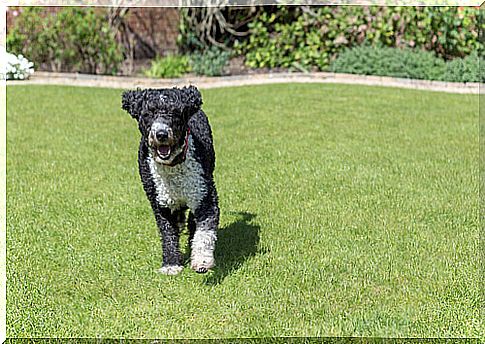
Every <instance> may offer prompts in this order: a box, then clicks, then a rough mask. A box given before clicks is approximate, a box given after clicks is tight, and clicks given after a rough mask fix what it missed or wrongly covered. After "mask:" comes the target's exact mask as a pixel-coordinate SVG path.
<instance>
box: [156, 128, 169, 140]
mask: <svg viewBox="0 0 485 344" xmlns="http://www.w3.org/2000/svg"><path fill="white" fill-rule="evenodd" d="M155 136H156V137H157V140H158V141H165V140H167V139H168V130H167V129H160V130H157V132H156V133H155Z"/></svg>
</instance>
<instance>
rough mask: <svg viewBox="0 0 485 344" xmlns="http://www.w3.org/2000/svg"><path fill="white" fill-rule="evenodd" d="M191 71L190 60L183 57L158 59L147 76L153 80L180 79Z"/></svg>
mask: <svg viewBox="0 0 485 344" xmlns="http://www.w3.org/2000/svg"><path fill="white" fill-rule="evenodd" d="M189 71H190V67H189V59H188V58H187V56H182V55H169V56H165V57H157V58H155V59H154V60H152V62H151V67H150V69H148V70H146V71H145V75H146V76H149V77H153V78H178V77H180V76H182V75H183V74H185V73H187V72H189Z"/></svg>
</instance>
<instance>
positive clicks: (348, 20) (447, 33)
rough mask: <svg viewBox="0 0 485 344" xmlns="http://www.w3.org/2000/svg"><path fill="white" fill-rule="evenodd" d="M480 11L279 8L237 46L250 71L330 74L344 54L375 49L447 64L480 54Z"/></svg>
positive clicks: (259, 17)
mask: <svg viewBox="0 0 485 344" xmlns="http://www.w3.org/2000/svg"><path fill="white" fill-rule="evenodd" d="M483 16H484V14H482V13H481V12H480V10H479V9H478V8H475V7H378V6H369V7H367V6H324V7H308V6H307V7H305V6H303V7H280V8H278V9H277V10H276V11H272V12H271V11H265V12H261V13H259V14H258V15H257V16H256V18H255V19H254V20H253V21H252V22H250V23H249V24H248V26H249V27H250V30H251V34H250V36H249V38H248V39H241V40H240V41H239V42H237V43H236V44H235V48H236V51H237V52H238V53H239V54H243V55H245V57H246V64H247V65H248V66H250V67H253V68H254V67H270V68H274V67H287V68H289V67H291V66H292V65H294V63H295V62H296V63H298V64H299V65H301V66H303V67H305V68H309V67H312V66H316V67H318V68H319V69H320V70H325V69H326V68H328V65H329V63H330V62H331V61H332V60H333V59H334V58H335V57H336V56H337V55H338V54H339V53H340V52H342V51H343V50H345V49H347V48H350V47H355V46H358V45H361V44H362V43H364V42H367V43H368V44H370V45H383V46H387V47H399V48H406V47H409V48H415V49H424V50H427V51H432V52H434V53H435V54H436V55H438V56H440V57H442V58H444V59H452V58H455V57H464V56H467V55H469V54H470V53H471V52H472V51H475V50H480V49H481V48H482V47H483V45H482V43H480V41H479V37H478V32H479V31H480V29H483V28H485V21H483V20H482V19H483Z"/></svg>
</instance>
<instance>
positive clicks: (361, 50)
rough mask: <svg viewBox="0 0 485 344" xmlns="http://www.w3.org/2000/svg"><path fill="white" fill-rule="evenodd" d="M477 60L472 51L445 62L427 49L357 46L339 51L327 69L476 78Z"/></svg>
mask: <svg viewBox="0 0 485 344" xmlns="http://www.w3.org/2000/svg"><path fill="white" fill-rule="evenodd" d="M478 61H479V58H478V54H477V53H476V52H473V53H472V54H470V55H469V56H467V57H466V58H456V59H454V60H451V61H448V62H445V61H444V60H443V59H442V58H440V57H437V56H435V54H434V53H432V52H429V51H423V50H416V49H409V48H403V49H397V48H389V47H382V46H380V47H372V46H360V47H355V48H352V49H347V50H345V51H343V52H342V53H341V54H340V55H339V56H338V58H337V59H336V60H334V61H333V62H332V63H331V65H330V71H332V72H336V73H350V74H364V75H382V76H392V77H398V78H411V79H425V80H441V81H453V82H478V81H479V73H478V69H479V63H478ZM482 65H484V63H482ZM482 68H483V67H482ZM482 75H483V73H482ZM482 78H483V77H482Z"/></svg>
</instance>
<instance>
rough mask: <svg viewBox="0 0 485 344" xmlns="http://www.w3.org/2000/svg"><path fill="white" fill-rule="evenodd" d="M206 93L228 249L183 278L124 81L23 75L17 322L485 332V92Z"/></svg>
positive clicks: (16, 332) (34, 325) (56, 329)
mask: <svg viewBox="0 0 485 344" xmlns="http://www.w3.org/2000/svg"><path fill="white" fill-rule="evenodd" d="M202 93H203V97H204V102H205V104H204V106H203V108H204V110H205V111H206V113H207V114H208V116H209V119H210V121H211V125H212V127H213V130H214V139H215V148H216V152H217V164H216V173H215V177H216V183H217V186H218V191H219V195H220V206H221V226H220V232H219V242H218V246H217V249H216V259H217V263H218V265H217V268H216V269H215V270H214V271H212V272H211V273H209V274H207V275H198V274H195V273H194V272H192V271H191V270H190V269H185V270H184V271H183V272H182V273H181V275H179V276H176V277H172V276H161V275H158V274H156V273H155V269H156V268H158V267H159V266H158V264H159V263H160V257H161V252H160V245H159V238H158V234H157V231H156V226H155V223H154V220H153V218H152V216H153V215H152V212H151V210H150V207H149V204H148V202H147V201H146V199H145V195H144V193H143V190H142V187H141V183H140V182H139V177H138V175H137V167H136V157H137V152H136V150H137V145H138V136H139V134H138V132H137V127H136V123H135V122H134V121H133V120H131V119H130V118H129V116H128V115H126V114H125V113H124V112H123V111H122V110H121V109H120V95H121V90H114V89H99V88H75V87H60V86H59V87H58V86H12V87H9V88H8V90H7V97H8V98H7V99H8V101H7V133H8V135H7V140H8V141H7V206H8V211H7V226H8V227H7V280H8V286H7V288H8V289H7V295H8V299H7V328H8V333H7V335H8V336H9V337H115V338H119V337H128V338H130V337H131V338H160V337H170V338H174V337H176V338H201V337H263V336H265V337H269V336H277V335H279V336H334V335H335V336H376V337H385V336H391V337H463V336H467V337H482V338H483V337H484V332H483V327H481V322H480V320H479V319H480V318H479V307H480V304H481V301H482V300H480V286H479V269H480V267H479V265H480V261H479V229H478V228H479V218H478V217H479V213H478V209H479V205H478V204H479V203H478V178H479V166H478V114H477V108H478V107H477V105H478V97H477V96H475V95H454V94H445V93H438V92H423V91H419V92H418V91H413V90H400V89H396V88H379V87H366V86H343V85H321V84H306V85H300V84H281V85H271V86H267V85H265V86H253V87H237V88H225V89H212V90H203V92H202ZM184 238H185V240H186V236H185V237H184ZM183 246H184V245H182V247H183Z"/></svg>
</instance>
